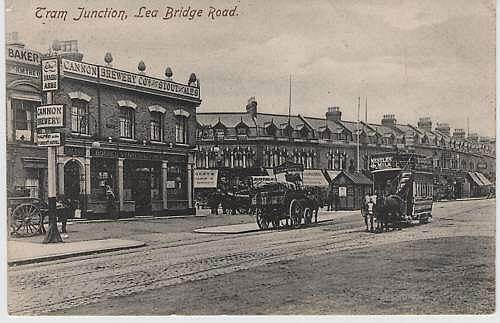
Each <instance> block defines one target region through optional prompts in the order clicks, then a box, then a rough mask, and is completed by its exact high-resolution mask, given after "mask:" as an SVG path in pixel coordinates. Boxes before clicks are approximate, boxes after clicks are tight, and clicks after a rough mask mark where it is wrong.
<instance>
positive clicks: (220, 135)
mask: <svg viewBox="0 0 500 323" xmlns="http://www.w3.org/2000/svg"><path fill="white" fill-rule="evenodd" d="M225 134H226V130H225V129H224V128H217V129H215V138H216V139H220V140H222V139H224V135H225Z"/></svg>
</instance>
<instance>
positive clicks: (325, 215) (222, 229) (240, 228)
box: [193, 210, 360, 234]
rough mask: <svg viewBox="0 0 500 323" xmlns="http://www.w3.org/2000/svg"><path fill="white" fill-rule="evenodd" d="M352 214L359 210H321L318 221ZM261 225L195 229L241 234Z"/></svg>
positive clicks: (204, 231)
mask: <svg viewBox="0 0 500 323" xmlns="http://www.w3.org/2000/svg"><path fill="white" fill-rule="evenodd" d="M352 214H360V211H359V210H354V211H333V212H329V211H321V210H320V211H319V214H318V223H323V222H329V221H334V220H337V219H339V218H342V217H346V216H349V215H352ZM259 230H260V229H259V226H258V225H257V223H256V222H255V221H254V222H252V223H242V224H232V225H221V226H213V227H205V228H198V229H195V230H193V231H194V232H196V233H209V234H240V233H248V232H255V231H259Z"/></svg>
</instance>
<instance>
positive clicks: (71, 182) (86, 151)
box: [58, 146, 194, 218]
mask: <svg viewBox="0 0 500 323" xmlns="http://www.w3.org/2000/svg"><path fill="white" fill-rule="evenodd" d="M58 162H59V164H60V165H61V168H60V173H59V174H60V175H59V176H60V178H59V182H60V185H61V188H62V189H61V190H60V191H61V192H62V193H63V194H64V195H65V197H66V198H70V197H71V198H72V199H78V200H79V201H80V206H81V209H82V214H84V216H85V217H87V218H102V217H109V216H110V214H109V209H108V206H109V204H108V203H109V200H108V196H107V195H106V190H107V189H111V191H112V192H113V194H114V195H115V198H116V201H115V205H116V211H117V212H118V214H119V215H120V216H121V217H130V216H140V215H142V216H145V215H157V216H161V215H176V214H192V213H193V212H194V209H193V205H192V204H193V203H192V198H191V196H192V185H189V181H192V175H191V174H192V171H191V167H192V166H191V164H190V163H188V156H187V155H185V154H184V155H183V154H169V153H164V152H154V153H152V152H145V151H135V150H129V149H127V148H124V147H122V148H121V149H120V150H117V149H116V148H115V149H113V147H103V148H97V149H96V148H91V147H73V146H67V147H64V150H63V154H61V155H60V156H59V159H58ZM76 178H80V180H75V179H76Z"/></svg>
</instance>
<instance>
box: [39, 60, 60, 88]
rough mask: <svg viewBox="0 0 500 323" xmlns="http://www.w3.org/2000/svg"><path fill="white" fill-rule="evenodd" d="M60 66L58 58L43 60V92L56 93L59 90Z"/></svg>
mask: <svg viewBox="0 0 500 323" xmlns="http://www.w3.org/2000/svg"><path fill="white" fill-rule="evenodd" d="M58 65H59V64H58V63H57V58H50V59H44V60H42V91H56V90H57V89H58V88H59V66H58Z"/></svg>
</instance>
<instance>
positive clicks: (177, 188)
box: [167, 164, 187, 201]
mask: <svg viewBox="0 0 500 323" xmlns="http://www.w3.org/2000/svg"><path fill="white" fill-rule="evenodd" d="M186 167H187V165H185V164H181V165H169V166H168V171H167V200H169V201H187V171H186Z"/></svg>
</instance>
